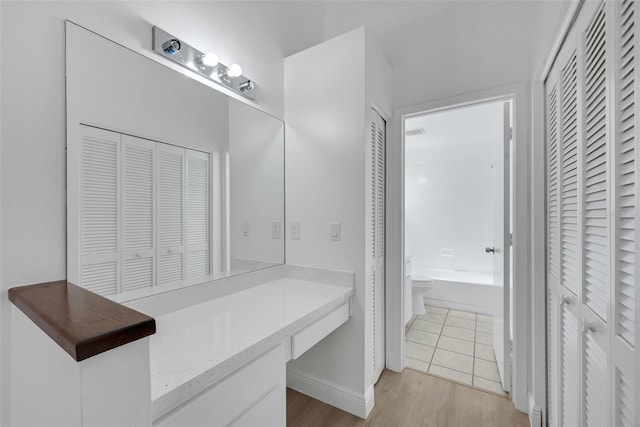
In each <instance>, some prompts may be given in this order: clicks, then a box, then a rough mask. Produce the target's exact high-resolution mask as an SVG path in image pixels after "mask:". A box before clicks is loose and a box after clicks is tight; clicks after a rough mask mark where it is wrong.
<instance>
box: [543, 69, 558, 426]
mask: <svg viewBox="0 0 640 427" xmlns="http://www.w3.org/2000/svg"><path fill="white" fill-rule="evenodd" d="M558 98H559V96H558V79H557V69H556V68H555V67H554V68H553V70H552V71H551V73H550V76H549V79H548V80H547V85H546V111H547V146H546V152H547V248H548V251H547V325H548V329H547V367H548V369H549V375H548V376H547V378H548V384H547V390H548V395H549V399H548V400H549V405H548V407H547V411H548V417H549V424H550V425H552V426H555V425H558V414H559V412H560V407H559V396H560V391H559V386H560V381H558V373H559V369H560V367H559V360H560V359H559V357H560V353H559V352H560V331H559V327H558V325H559V324H560V317H559V316H560V312H559V310H558V307H559V300H560V279H559V278H560V276H559V271H560V267H559V264H560V225H559V224H560V207H559V202H558V199H559V197H558V195H559V189H558V187H559V179H558V178H559V173H560V156H559V148H558V147H559V139H560V132H559V126H558V124H559V113H560V106H559V99H558Z"/></svg>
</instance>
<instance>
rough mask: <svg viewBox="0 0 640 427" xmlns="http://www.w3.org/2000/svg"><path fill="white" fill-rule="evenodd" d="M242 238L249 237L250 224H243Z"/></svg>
mask: <svg viewBox="0 0 640 427" xmlns="http://www.w3.org/2000/svg"><path fill="white" fill-rule="evenodd" d="M242 237H249V223H248V222H243V223H242Z"/></svg>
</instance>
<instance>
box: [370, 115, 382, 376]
mask: <svg viewBox="0 0 640 427" xmlns="http://www.w3.org/2000/svg"><path fill="white" fill-rule="evenodd" d="M369 113H370V116H369V117H370V120H369V132H370V133H369V144H368V148H367V184H366V187H367V217H366V221H365V223H366V279H365V280H366V283H367V303H368V304H367V306H368V307H369V309H368V310H367V312H368V318H367V324H368V331H369V334H368V335H369V336H370V345H371V356H370V363H371V365H370V368H369V369H370V371H369V372H370V375H371V381H372V384H375V383H376V382H377V381H378V378H379V377H380V374H381V373H382V370H383V369H384V366H385V343H384V338H385V335H384V333H385V331H384V329H385V326H384V268H385V267H384V246H385V236H384V233H385V225H384V221H385V210H384V203H385V138H386V131H385V126H386V124H385V121H384V120H383V119H382V117H380V115H379V114H378V113H377V112H376V111H375V110H373V109H371V110H370V112H369Z"/></svg>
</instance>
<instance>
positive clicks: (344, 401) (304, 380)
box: [287, 369, 374, 419]
mask: <svg viewBox="0 0 640 427" xmlns="http://www.w3.org/2000/svg"><path fill="white" fill-rule="evenodd" d="M287 387H290V388H292V389H294V390H296V391H299V392H300V393H302V394H306V395H307V396H310V397H313V398H314V399H317V400H319V401H321V402H324V403H326V404H328V405H331V406H335V407H336V408H339V409H342V410H343V411H346V412H349V413H351V414H353V415H355V416H357V417H360V418H362V419H366V418H367V416H368V415H369V412H371V409H373V405H374V393H373V386H370V387H369V389H368V390H367V391H366V392H365V393H364V394H359V393H356V392H354V391H353V390H349V389H346V388H344V387H342V386H340V385H338V384H335V383H332V382H331V381H327V380H325V379H323V378H319V377H316V376H314V375H309V374H301V373H299V372H295V371H293V370H291V369H287Z"/></svg>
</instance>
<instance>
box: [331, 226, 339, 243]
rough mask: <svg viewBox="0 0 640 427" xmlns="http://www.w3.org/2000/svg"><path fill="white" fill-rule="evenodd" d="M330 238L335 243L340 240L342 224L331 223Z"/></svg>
mask: <svg viewBox="0 0 640 427" xmlns="http://www.w3.org/2000/svg"><path fill="white" fill-rule="evenodd" d="M329 236H330V237H331V240H333V241H338V240H340V223H339V222H332V223H331V232H330V234H329Z"/></svg>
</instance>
